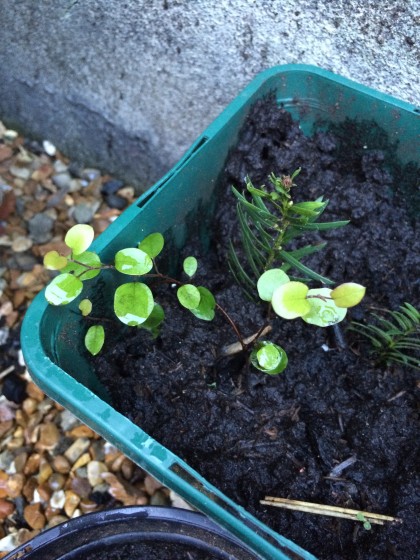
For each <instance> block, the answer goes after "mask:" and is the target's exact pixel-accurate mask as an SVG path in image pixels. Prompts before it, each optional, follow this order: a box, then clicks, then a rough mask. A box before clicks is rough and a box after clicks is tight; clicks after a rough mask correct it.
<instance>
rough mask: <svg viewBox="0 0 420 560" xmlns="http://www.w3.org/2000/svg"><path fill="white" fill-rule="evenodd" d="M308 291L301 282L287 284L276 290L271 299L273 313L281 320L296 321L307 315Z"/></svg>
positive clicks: (308, 305)
mask: <svg viewBox="0 0 420 560" xmlns="http://www.w3.org/2000/svg"><path fill="white" fill-rule="evenodd" d="M308 289H309V288H308V286H306V284H303V283H302V282H287V283H286V284H282V285H281V286H279V287H278V288H276V289H275V291H274V293H273V297H272V299H271V303H272V305H273V309H274V312H275V313H276V314H277V315H279V316H280V317H283V319H296V317H302V316H303V315H306V314H307V313H309V311H310V309H311V306H310V304H309V303H308V300H307V299H306V295H307V293H308Z"/></svg>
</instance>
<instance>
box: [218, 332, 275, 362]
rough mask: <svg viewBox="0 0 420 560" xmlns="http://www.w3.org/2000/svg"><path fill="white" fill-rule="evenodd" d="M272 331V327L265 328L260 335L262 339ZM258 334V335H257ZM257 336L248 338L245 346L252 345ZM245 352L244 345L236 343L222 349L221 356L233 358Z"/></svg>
mask: <svg viewBox="0 0 420 560" xmlns="http://www.w3.org/2000/svg"><path fill="white" fill-rule="evenodd" d="M271 330H272V327H271V325H267V327H265V329H264V330H263V331H261V333H260V335H259V336H260V337H261V336H264V335H266V334H267V333H269V332H270V331H271ZM257 334H258V333H257ZM255 337H256V335H255V334H253V335H251V336H248V338H245V339H244V341H243V342H244V344H245V345H247V344H250V343H251V342H253V341H254V339H255ZM242 350H243V347H242V344H241V343H240V342H234V343H233V344H229V346H225V347H224V348H222V350H221V352H220V355H221V356H232V355H233V354H238V353H239V352H241V351H242Z"/></svg>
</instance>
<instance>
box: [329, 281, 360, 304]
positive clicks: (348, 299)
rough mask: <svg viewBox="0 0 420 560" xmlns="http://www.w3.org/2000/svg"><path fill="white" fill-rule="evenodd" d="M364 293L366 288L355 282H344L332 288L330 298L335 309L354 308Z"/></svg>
mask: <svg viewBox="0 0 420 560" xmlns="http://www.w3.org/2000/svg"><path fill="white" fill-rule="evenodd" d="M365 293H366V288H365V287H364V286H361V285H360V284H356V283H355V282H346V283H345V284H341V285H340V286H337V287H336V288H334V290H333V291H332V292H331V297H332V298H333V300H334V303H335V305H336V306H337V307H354V306H355V305H357V304H358V303H360V302H361V301H362V299H363V297H364V295H365Z"/></svg>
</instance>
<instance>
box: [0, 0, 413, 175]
mask: <svg viewBox="0 0 420 560" xmlns="http://www.w3.org/2000/svg"><path fill="white" fill-rule="evenodd" d="M419 27H420V8H419V2H418V0H283V1H280V0H279V1H276V0H236V1H235V0H189V1H186V0H184V1H182V0H1V2H0V29H1V36H2V37H1V46H0V119H3V120H4V121H5V122H6V123H7V124H9V125H11V126H19V127H20V128H21V129H23V130H24V131H25V132H26V133H29V134H32V135H35V136H38V137H40V138H48V139H50V140H51V141H53V142H54V143H55V144H56V145H57V146H58V147H60V148H61V149H62V150H64V151H65V152H66V153H67V154H68V155H70V156H72V157H73V158H76V159H79V160H81V161H82V162H84V163H87V164H89V165H91V166H92V165H96V166H101V167H102V168H103V169H108V170H109V171H111V172H113V173H115V174H118V175H120V176H122V177H124V178H126V179H127V180H129V181H134V182H136V183H137V184H144V185H150V184H151V183H152V182H153V181H154V180H155V179H156V178H158V177H159V176H160V175H161V174H162V173H163V172H164V171H165V170H167V169H169V168H170V167H171V166H172V165H173V164H174V162H176V160H177V159H179V157H180V156H181V155H182V153H183V152H184V151H185V150H186V149H187V148H188V146H189V145H190V144H191V143H192V141H193V140H194V139H195V137H196V136H197V135H198V134H199V133H200V132H201V131H202V130H203V129H204V128H205V127H206V125H207V124H209V123H210V122H211V121H212V120H213V119H214V117H216V116H217V114H218V113H219V112H220V111H221V110H222V109H223V108H224V107H225V106H226V105H227V104H228V103H229V102H230V101H231V100H232V99H233V98H234V97H235V96H236V95H237V93H238V92H239V91H240V90H241V89H242V88H243V87H244V86H245V85H246V84H247V83H248V82H249V81H250V80H251V79H252V78H253V77H254V76H255V74H257V73H258V72H260V71H261V70H263V69H266V68H268V67H270V66H274V65H278V64H284V63H306V64H315V65H317V66H320V67H323V68H325V69H328V70H332V71H334V72H336V73H340V74H342V75H344V76H347V77H349V78H351V79H354V80H356V81H359V82H361V83H363V84H365V85H369V86H371V87H374V88H376V89H378V90H380V91H383V92H386V93H390V94H392V95H394V96H396V97H399V98H401V99H404V100H406V101H409V102H411V103H413V104H420V87H419V85H420V73H419V53H420V50H419V35H418V33H419V31H418V30H419Z"/></svg>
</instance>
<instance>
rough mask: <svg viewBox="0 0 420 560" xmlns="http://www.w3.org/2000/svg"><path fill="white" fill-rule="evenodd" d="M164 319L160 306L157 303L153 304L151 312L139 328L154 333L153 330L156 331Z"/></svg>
mask: <svg viewBox="0 0 420 560" xmlns="http://www.w3.org/2000/svg"><path fill="white" fill-rule="evenodd" d="M164 319H165V312H164V311H163V309H162V306H161V305H159V304H158V303H155V305H154V307H153V309H152V312H151V313H150V315H149V316H148V317H147V319H146V320H145V321H144V323H142V324H141V327H142V328H144V329H148V330H150V331H154V330H155V329H157V327H159V325H160V324H161V323H162V321H163V320H164Z"/></svg>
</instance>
